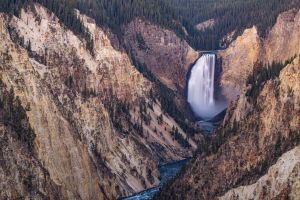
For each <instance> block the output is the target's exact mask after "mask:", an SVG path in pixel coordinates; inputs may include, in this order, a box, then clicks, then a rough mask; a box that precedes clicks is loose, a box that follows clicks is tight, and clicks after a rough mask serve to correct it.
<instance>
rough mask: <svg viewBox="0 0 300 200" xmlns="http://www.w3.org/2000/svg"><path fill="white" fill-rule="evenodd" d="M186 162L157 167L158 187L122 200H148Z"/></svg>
mask: <svg viewBox="0 0 300 200" xmlns="http://www.w3.org/2000/svg"><path fill="white" fill-rule="evenodd" d="M187 161H188V160H181V161H177V162H173V163H168V164H165V165H161V166H159V172H160V177H161V181H160V184H159V186H157V187H155V188H151V189H148V190H144V191H142V192H140V193H137V194H134V195H132V196H130V197H125V198H123V199H122V200H150V199H152V197H153V196H154V194H155V193H157V192H158V191H159V189H160V188H161V187H162V186H163V185H164V184H165V183H167V182H168V181H170V180H171V179H172V178H173V177H175V176H176V174H177V173H178V172H179V171H180V169H182V167H183V166H185V165H186V164H187Z"/></svg>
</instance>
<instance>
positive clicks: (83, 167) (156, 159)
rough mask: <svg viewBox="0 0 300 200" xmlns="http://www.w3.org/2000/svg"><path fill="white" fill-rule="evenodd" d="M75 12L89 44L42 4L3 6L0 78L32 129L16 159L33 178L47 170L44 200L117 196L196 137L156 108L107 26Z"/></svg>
mask: <svg viewBox="0 0 300 200" xmlns="http://www.w3.org/2000/svg"><path fill="white" fill-rule="evenodd" d="M78 16H79V17H80V18H81V19H82V21H83V22H84V24H85V26H86V27H87V28H88V30H89V32H90V33H91V36H92V38H93V47H94V48H93V49H92V50H88V49H87V48H86V46H87V44H86V41H85V40H83V39H82V38H81V37H79V36H77V35H74V33H73V32H71V31H70V30H68V29H66V28H65V27H64V26H63V25H62V23H60V22H59V20H58V18H57V17H56V16H55V15H54V14H53V13H51V12H49V11H48V10H47V9H45V8H44V7H42V6H40V5H37V4H36V5H35V6H34V7H32V8H28V9H25V10H24V9H23V10H22V12H21V15H20V17H19V18H18V17H16V16H9V15H6V14H0V37H1V42H0V71H1V79H2V81H3V82H4V84H5V85H6V87H7V88H8V89H9V88H13V89H14V92H15V94H16V96H18V97H19V98H20V100H21V103H22V105H23V107H26V108H28V109H27V113H26V114H27V115H28V118H29V123H30V125H31V127H32V128H33V130H34V132H35V134H36V138H35V140H34V147H33V148H34V151H35V152H36V153H35V156H30V155H27V154H26V152H24V155H25V156H24V157H18V159H20V162H24V163H26V162H29V164H31V165H32V166H33V167H31V168H29V169H33V170H32V171H31V173H34V174H37V173H41V175H39V174H38V177H40V176H42V174H43V173H44V172H39V171H40V170H41V169H44V170H45V171H46V172H47V173H45V176H44V179H46V180H47V181H46V184H44V185H43V186H42V187H41V188H42V189H43V190H45V191H53V194H50V193H47V195H49V196H47V195H46V196H47V197H49V198H50V199H55V198H56V197H57V196H59V197H60V198H62V199H116V198H117V197H120V196H125V195H129V194H132V193H134V192H138V191H141V190H144V189H145V188H149V187H153V186H156V185H157V184H158V182H159V172H158V169H157V164H158V163H164V162H168V161H173V160H179V159H182V158H184V157H187V156H190V155H191V154H192V152H193V151H194V150H195V148H196V144H195V142H194V141H193V140H192V139H191V138H190V137H189V136H188V135H187V134H186V133H185V131H183V130H182V129H181V128H180V127H179V125H178V124H177V123H176V122H175V121H174V119H173V118H171V117H170V116H169V115H168V114H166V113H165V112H163V111H162V108H161V105H160V103H159V101H157V100H156V99H155V97H153V96H152V95H151V91H152V90H153V89H154V85H153V83H151V82H150V81H148V80H147V79H145V77H144V76H143V75H142V74H141V73H139V72H138V71H137V70H136V69H135V67H134V66H133V65H132V63H131V60H130V58H129V57H128V55H127V54H126V53H125V52H124V51H121V50H119V49H115V48H114V47H113V45H112V40H111V39H110V38H113V37H114V36H113V34H111V33H110V32H109V30H105V29H102V28H101V27H98V26H97V25H96V24H95V22H94V20H93V19H90V18H88V17H86V16H84V15H81V14H80V13H79V12H78ZM175 40H178V39H177V38H175ZM1 128H2V129H1V130H4V134H3V133H2V135H6V134H9V133H6V132H7V130H10V129H9V128H7V127H5V126H4V127H1ZM175 129H176V130H177V132H176V134H177V135H175V131H174V130H175ZM12 131H13V130H12ZM12 131H10V132H12ZM2 132H3V131H2ZM178 134H179V136H181V138H182V139H181V140H178ZM2 140H4V138H3V137H2V138H1V141H2ZM12 142H13V141H12ZM15 145H19V144H15ZM16 147H17V146H16ZM9 148H13V147H9ZM6 156H9V155H6ZM13 156H14V155H12V157H13ZM26 156H27V157H26ZM1 159H3V158H1ZM15 162H16V161H13V160H12V161H11V162H8V163H7V166H6V167H12V166H14V165H15V164H14V163H15ZM35 163H38V164H35ZM1 168H3V166H2V165H1V167H0V169H1ZM0 173H1V176H0V181H1V183H2V182H3V183H8V185H7V187H6V188H7V193H5V194H4V193H0V194H1V196H0V198H2V197H3V198H4V197H8V198H14V197H15V196H14V195H13V194H14V191H13V185H14V182H11V181H9V177H8V176H7V175H4V174H3V173H5V171H4V172H3V170H2V171H1V170H0ZM18 184H19V185H20V187H23V185H22V183H21V182H20V183H18ZM5 195H6V196H5ZM19 195H20V197H26V196H27V197H28V195H29V196H30V195H31V197H35V196H34V195H35V194H26V193H24V192H19Z"/></svg>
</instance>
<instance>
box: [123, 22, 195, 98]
mask: <svg viewBox="0 0 300 200" xmlns="http://www.w3.org/2000/svg"><path fill="white" fill-rule="evenodd" d="M125 45H126V46H127V48H128V49H130V50H131V51H132V52H131V53H132V54H133V56H134V57H136V59H137V60H138V61H139V62H140V63H142V64H144V65H145V66H146V67H147V68H148V69H149V70H150V71H151V72H152V73H153V74H154V75H155V76H156V77H157V78H158V79H159V80H160V81H161V82H162V83H164V84H165V85H167V86H168V87H169V88H171V89H173V90H174V91H177V90H178V91H179V92H181V91H182V90H183V89H184V88H185V81H186V74H187V72H188V69H189V65H190V64H192V63H193V62H195V60H197V59H198V53H197V52H196V51H194V50H193V49H192V48H191V47H190V46H189V45H188V44H187V42H186V41H184V40H182V39H180V38H178V37H177V36H176V34H175V33H173V32H171V31H169V30H166V29H162V28H159V27H157V26H155V25H152V24H150V23H148V22H144V21H142V20H140V19H136V20H134V21H132V22H131V23H129V24H128V25H127V26H126V27H125Z"/></svg>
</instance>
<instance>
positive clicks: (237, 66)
mask: <svg viewBox="0 0 300 200" xmlns="http://www.w3.org/2000/svg"><path fill="white" fill-rule="evenodd" d="M299 44H300V11H299V10H296V9H294V10H290V11H287V12H284V13H282V14H280V15H279V16H278V18H277V22H276V24H275V25H274V26H273V27H272V28H271V30H270V31H269V33H268V34H267V36H266V38H264V39H261V38H260V37H259V35H258V31H257V28H256V27H253V28H251V29H246V30H245V31H244V33H243V34H242V35H241V36H240V37H238V38H237V39H236V40H235V41H234V42H232V43H231V45H230V46H229V47H228V48H227V49H226V50H223V51H221V52H220V53H219V57H220V58H221V59H222V67H223V74H222V77H221V84H222V86H223V87H224V91H225V95H226V96H227V97H228V98H231V97H232V96H233V95H236V94H238V93H240V91H241V90H242V89H243V86H244V85H245V83H246V80H247V77H248V76H249V75H250V74H251V73H252V72H253V70H254V69H255V67H256V66H257V65H258V64H259V63H266V64H267V63H270V64H271V63H272V62H284V61H286V60H288V59H290V58H291V57H293V56H294V55H298V54H299V52H300V45H299Z"/></svg>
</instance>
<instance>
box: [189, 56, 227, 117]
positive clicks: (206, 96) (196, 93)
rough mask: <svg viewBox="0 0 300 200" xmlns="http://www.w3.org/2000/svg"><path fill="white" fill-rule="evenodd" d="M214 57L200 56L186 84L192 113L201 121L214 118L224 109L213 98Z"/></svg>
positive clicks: (223, 106) (222, 105)
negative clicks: (201, 119)
mask: <svg viewBox="0 0 300 200" xmlns="http://www.w3.org/2000/svg"><path fill="white" fill-rule="evenodd" d="M215 57H216V56H215V55H214V54H204V55H203V56H201V58H199V59H198V60H197V62H196V64H195V65H194V66H193V68H192V71H191V75H190V79H189V82H188V102H189V104H190V105H191V107H192V110H193V111H194V113H195V114H196V115H197V116H199V117H201V118H203V119H210V118H212V117H214V116H215V115H217V114H218V113H220V112H221V111H222V110H223V109H224V108H225V107H226V105H224V103H221V104H220V103H219V102H216V101H215V98H214V77H215Z"/></svg>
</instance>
